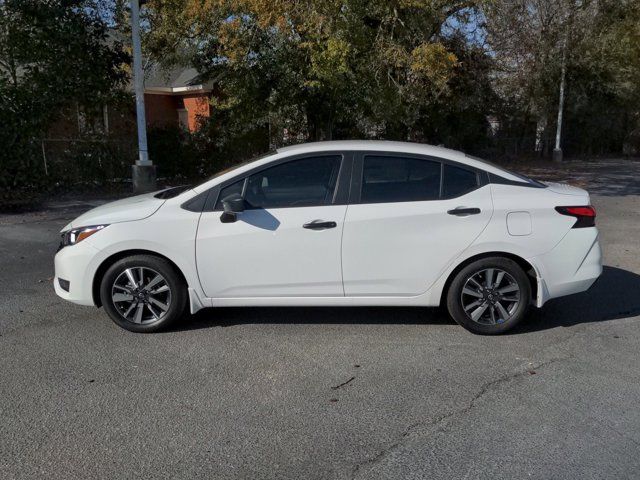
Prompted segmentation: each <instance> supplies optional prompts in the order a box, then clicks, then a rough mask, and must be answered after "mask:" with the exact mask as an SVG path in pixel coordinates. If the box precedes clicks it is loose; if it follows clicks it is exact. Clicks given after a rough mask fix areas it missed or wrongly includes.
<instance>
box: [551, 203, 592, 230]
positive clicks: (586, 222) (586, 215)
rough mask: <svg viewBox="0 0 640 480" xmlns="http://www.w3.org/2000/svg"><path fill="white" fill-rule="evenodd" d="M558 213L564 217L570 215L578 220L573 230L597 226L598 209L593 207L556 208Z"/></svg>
mask: <svg viewBox="0 0 640 480" xmlns="http://www.w3.org/2000/svg"><path fill="white" fill-rule="evenodd" d="M556 211H557V212H558V213H561V214H562V215H568V216H570V217H575V218H576V219H577V220H576V223H574V224H573V227H571V228H585V227H595V226H596V209H595V208H593V207H592V206H591V205H587V206H581V207H556Z"/></svg>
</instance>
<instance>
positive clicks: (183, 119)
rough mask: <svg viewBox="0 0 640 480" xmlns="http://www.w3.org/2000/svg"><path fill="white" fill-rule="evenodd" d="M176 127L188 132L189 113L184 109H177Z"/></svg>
mask: <svg viewBox="0 0 640 480" xmlns="http://www.w3.org/2000/svg"><path fill="white" fill-rule="evenodd" d="M178 125H179V126H180V128H182V129H183V130H189V111H188V110H187V109H186V108H179V109H178Z"/></svg>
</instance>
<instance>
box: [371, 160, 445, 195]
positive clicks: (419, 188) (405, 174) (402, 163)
mask: <svg viewBox="0 0 640 480" xmlns="http://www.w3.org/2000/svg"><path fill="white" fill-rule="evenodd" d="M440 169H441V167H440V162H433V161H430V160H424V159H420V158H411V157H395V156H393V157H392V156H375V155H367V156H365V157H364V163H363V170H362V195H361V199H360V201H361V203H390V202H418V201H423V200H436V199H438V198H439V196H440Z"/></svg>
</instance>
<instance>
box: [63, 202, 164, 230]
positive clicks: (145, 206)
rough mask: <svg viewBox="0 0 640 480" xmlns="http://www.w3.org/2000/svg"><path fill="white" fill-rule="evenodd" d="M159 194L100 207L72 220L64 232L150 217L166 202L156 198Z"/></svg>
mask: <svg viewBox="0 0 640 480" xmlns="http://www.w3.org/2000/svg"><path fill="white" fill-rule="evenodd" d="M157 193H158V192H152V193H145V194H143V195H136V196H135V197H129V198H123V199H122V200H117V201H115V202H110V203H106V204H104V205H100V206H99V207H96V208H93V209H91V210H89V211H88V212H85V213H83V214H82V215H80V216H79V217H78V218H76V219H75V220H72V221H71V223H69V224H67V225H66V226H65V227H64V228H63V229H62V231H63V232H64V231H66V230H70V229H71V228H77V227H87V226H90V225H102V224H111V223H118V222H132V221H134V220H142V219H143V218H147V217H150V216H151V215H153V214H154V213H155V212H156V211H157V210H158V209H159V208H160V206H162V204H163V203H164V202H165V200H163V199H160V198H155V197H154V195H156V194H157Z"/></svg>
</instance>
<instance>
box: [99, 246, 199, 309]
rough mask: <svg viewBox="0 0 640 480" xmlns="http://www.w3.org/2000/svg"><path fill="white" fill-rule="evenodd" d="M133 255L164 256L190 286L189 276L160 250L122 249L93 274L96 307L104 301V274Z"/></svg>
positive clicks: (104, 261)
mask: <svg viewBox="0 0 640 480" xmlns="http://www.w3.org/2000/svg"><path fill="white" fill-rule="evenodd" d="M133 255H152V256H154V257H158V258H162V259H163V260H166V261H167V262H169V263H170V264H171V266H172V267H173V268H174V269H175V271H176V272H177V273H178V275H180V277H181V278H182V280H183V281H184V284H185V285H186V286H187V288H188V287H189V282H187V278H186V276H185V275H184V273H183V272H182V270H181V269H180V267H178V265H177V264H176V262H174V261H173V260H171V259H170V258H169V257H167V256H165V255H162V254H160V253H158V252H154V251H152V250H144V249H131V250H122V251H120V252H117V253H114V254H112V255H110V256H109V257H107V258H106V259H104V260H103V261H102V263H101V264H100V266H99V267H98V269H97V270H96V273H95V275H94V276H93V283H92V285H91V295H92V297H93V303H94V305H95V306H96V307H101V306H102V301H101V300H100V284H101V283H102V279H103V278H104V274H105V273H106V272H107V270H108V269H109V267H110V266H111V265H113V264H114V263H116V262H117V261H118V260H121V259H123V258H126V257H131V256H133Z"/></svg>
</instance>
